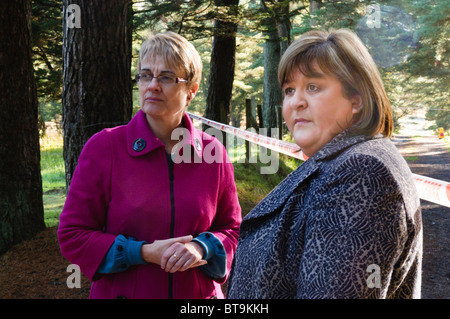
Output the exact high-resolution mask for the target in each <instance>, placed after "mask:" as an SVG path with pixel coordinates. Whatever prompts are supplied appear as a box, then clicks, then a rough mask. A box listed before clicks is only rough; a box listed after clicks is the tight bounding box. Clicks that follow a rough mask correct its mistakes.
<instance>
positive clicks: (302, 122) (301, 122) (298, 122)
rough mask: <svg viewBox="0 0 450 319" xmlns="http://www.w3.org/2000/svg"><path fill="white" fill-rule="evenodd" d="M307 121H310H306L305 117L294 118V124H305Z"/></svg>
mask: <svg viewBox="0 0 450 319" xmlns="http://www.w3.org/2000/svg"><path fill="white" fill-rule="evenodd" d="M309 122H311V121H308V120H307V119H303V118H299V119H295V120H294V125H303V124H307V123H309Z"/></svg>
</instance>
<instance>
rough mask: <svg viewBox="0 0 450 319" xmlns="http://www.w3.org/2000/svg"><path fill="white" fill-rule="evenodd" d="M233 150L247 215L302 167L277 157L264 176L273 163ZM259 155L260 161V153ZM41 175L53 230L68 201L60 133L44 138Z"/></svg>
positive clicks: (238, 148) (240, 148)
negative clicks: (273, 165) (273, 168)
mask: <svg viewBox="0 0 450 319" xmlns="http://www.w3.org/2000/svg"><path fill="white" fill-rule="evenodd" d="M231 151H232V152H234V153H232V155H233V157H232V159H233V161H234V162H233V165H234V169H235V171H234V173H235V180H236V187H237V189H238V196H239V202H240V204H241V207H242V215H243V216H245V215H246V214H247V213H248V212H249V211H250V210H251V209H252V208H253V207H254V206H255V205H256V204H258V203H259V202H260V201H261V200H262V199H263V198H264V197H265V196H266V195H267V194H268V193H269V192H270V191H271V190H272V189H273V188H274V187H275V186H276V185H278V184H279V183H280V182H281V181H282V180H283V179H284V178H285V177H286V176H287V175H288V174H289V173H291V172H292V171H293V170H295V169H296V168H297V167H298V165H300V164H301V161H300V160H297V159H294V158H291V157H289V156H285V155H283V154H280V155H279V156H278V159H277V158H276V157H275V158H274V160H278V169H277V170H276V173H275V174H261V168H263V167H268V166H269V165H270V164H263V163H261V162H259V161H258V162H257V163H242V162H243V161H244V156H245V146H244V144H243V143H242V144H240V145H237V146H236V147H235V148H234V149H232V150H231ZM229 153H230V152H229ZM255 156H256V157H257V158H259V154H258V153H256V154H255ZM41 175H42V188H43V192H44V195H43V201H44V219H45V224H46V225H47V227H53V226H56V225H58V223H59V215H60V214H61V211H62V209H63V206H64V202H65V200H66V193H65V186H66V181H65V173H64V159H63V145H62V136H61V135H60V134H56V135H55V134H53V135H52V134H48V136H45V137H44V138H42V139H41Z"/></svg>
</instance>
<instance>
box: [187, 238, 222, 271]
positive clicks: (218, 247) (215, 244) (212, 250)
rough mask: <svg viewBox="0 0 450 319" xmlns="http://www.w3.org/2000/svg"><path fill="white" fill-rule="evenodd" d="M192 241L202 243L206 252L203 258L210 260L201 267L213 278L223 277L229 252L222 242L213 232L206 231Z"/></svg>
mask: <svg viewBox="0 0 450 319" xmlns="http://www.w3.org/2000/svg"><path fill="white" fill-rule="evenodd" d="M192 241H194V242H196V243H198V244H200V245H201V246H202V247H203V249H204V250H205V253H204V255H203V259H204V260H206V261H208V263H207V264H206V265H203V266H200V269H201V270H202V271H203V272H204V273H205V274H207V275H208V276H209V277H211V278H223V277H225V275H226V271H227V254H226V251H225V249H224V247H223V244H222V242H221V241H220V239H219V238H217V237H216V236H215V235H214V234H213V233H210V232H204V233H201V234H200V235H198V236H197V237H195V238H194V239H193V240H192Z"/></svg>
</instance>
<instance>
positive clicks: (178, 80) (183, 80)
mask: <svg viewBox="0 0 450 319" xmlns="http://www.w3.org/2000/svg"><path fill="white" fill-rule="evenodd" d="M143 74H144V75H146V76H148V77H149V80H148V83H150V82H152V81H153V79H156V82H158V83H159V84H162V85H165V84H177V83H183V82H189V81H188V80H186V79H183V78H179V77H176V76H170V75H167V74H161V75H158V76H153V75H151V74H149V73H143ZM160 77H167V78H175V83H162V82H160V81H159V79H158V78H160ZM141 78H142V73H138V74H136V75H135V76H134V79H135V80H136V82H137V83H139V81H140V80H141ZM143 82H147V81H146V80H144V81H143Z"/></svg>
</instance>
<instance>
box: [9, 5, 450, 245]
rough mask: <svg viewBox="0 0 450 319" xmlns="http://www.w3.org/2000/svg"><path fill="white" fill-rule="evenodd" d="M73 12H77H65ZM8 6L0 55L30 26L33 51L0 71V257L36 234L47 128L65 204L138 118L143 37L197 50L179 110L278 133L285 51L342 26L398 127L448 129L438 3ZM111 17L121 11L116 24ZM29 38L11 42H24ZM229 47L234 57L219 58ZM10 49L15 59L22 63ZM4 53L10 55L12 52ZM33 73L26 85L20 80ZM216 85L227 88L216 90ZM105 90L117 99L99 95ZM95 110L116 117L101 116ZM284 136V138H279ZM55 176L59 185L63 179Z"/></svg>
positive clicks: (445, 21) (448, 9) (444, 42)
mask: <svg viewBox="0 0 450 319" xmlns="http://www.w3.org/2000/svg"><path fill="white" fill-rule="evenodd" d="M12 3H14V5H17V11H13V9H15V8H13V4H12ZM75 3H76V4H77V6H75V7H70V5H71V4H75ZM21 5H23V7H19V6H21ZM7 6H9V7H8V10H9V9H11V10H10V11H8V10H6V9H5V10H3V11H2V13H1V19H0V20H1V21H2V22H1V23H3V25H2V28H1V31H0V40H1V43H2V47H3V48H2V50H5V51H7V49H9V46H11V47H13V45H12V44H13V43H14V44H15V43H16V42H17V44H23V43H26V42H24V41H19V40H17V39H18V38H14V36H12V35H9V34H8V30H13V31H15V30H19V29H20V26H21V25H30V27H31V29H30V39H29V41H30V42H29V44H27V45H26V46H28V47H29V48H30V49H31V50H30V53H31V54H30V58H31V62H32V65H31V70H30V69H29V68H28V66H24V67H23V68H20V67H19V68H18V67H17V66H18V65H17V64H19V63H17V64H15V63H4V60H2V61H1V62H2V63H0V64H1V67H2V69H1V72H0V77H1V79H0V92H2V93H4V94H3V96H2V97H1V98H2V100H1V102H2V103H1V106H2V109H1V113H0V116H1V118H2V123H3V125H2V127H1V128H0V142H1V143H2V144H1V145H0V146H1V147H0V155H1V157H2V162H1V165H0V174H1V180H0V191H1V194H2V197H1V198H0V199H1V201H0V205H1V208H2V209H1V211H0V213H1V215H2V216H0V217H1V219H0V254H1V253H2V252H4V251H6V250H8V248H9V247H11V246H12V245H14V244H17V243H19V242H20V241H21V240H23V239H27V238H31V237H33V235H34V234H36V233H37V232H38V231H40V230H42V228H43V227H45V225H44V222H43V215H44V214H43V208H42V207H43V205H42V183H41V177H40V175H39V176H38V174H37V170H33V169H31V168H29V167H32V165H30V163H34V164H36V165H37V167H38V168H39V171H40V169H41V166H40V165H41V162H42V164H43V165H49V166H52V165H53V166H55V164H54V163H53V164H52V163H51V161H52V160H51V159H52V158H54V157H55V156H54V155H55V154H52V152H53V151H56V152H57V153H56V157H59V159H61V155H62V154H61V152H62V146H61V147H59V148H56V149H55V148H54V147H52V145H50V146H49V151H48V152H47V151H46V149H45V147H46V146H45V145H43V143H42V138H43V137H44V136H45V135H46V134H47V133H48V132H47V130H46V129H47V126H46V125H45V123H49V122H53V123H55V125H56V127H59V128H62V127H64V146H63V147H64V163H61V161H58V165H63V166H65V168H63V169H60V167H59V168H57V169H58V173H57V174H59V175H60V174H63V175H65V176H63V179H64V178H65V185H60V184H59V186H58V187H56V189H58V191H61V190H62V194H61V193H58V194H57V196H59V197H60V198H62V199H63V198H64V192H65V191H67V189H68V186H69V185H70V178H71V173H72V172H73V170H74V168H75V166H76V163H77V158H78V155H79V152H80V150H81V148H82V146H83V145H84V142H85V141H86V140H87V139H88V138H89V137H90V136H91V135H92V134H93V133H95V132H96V131H99V130H101V129H102V128H104V127H108V126H112V125H113V124H115V125H117V124H122V123H126V122H127V121H128V120H129V119H130V118H131V116H132V115H133V114H135V113H136V111H137V110H138V109H139V105H138V98H137V88H136V86H135V85H134V86H133V84H134V80H133V77H134V74H136V68H137V57H138V51H139V48H140V44H141V43H142V41H143V39H144V38H145V37H146V35H147V34H148V32H149V31H151V32H153V33H158V32H164V31H166V30H171V31H175V32H177V33H180V34H182V35H183V36H185V37H186V38H187V39H188V40H190V41H191V42H192V43H193V44H194V45H195V47H196V48H197V50H198V51H199V53H200V55H201V58H202V61H203V64H204V68H203V77H202V83H201V85H200V90H199V92H198V94H197V96H196V98H195V99H194V101H193V103H192V104H191V105H190V107H189V111H191V112H194V113H198V114H200V115H204V116H205V117H207V118H210V119H213V120H217V121H220V122H223V123H229V124H231V125H233V126H241V125H243V123H245V121H244V118H245V111H246V100H250V101H251V105H252V108H253V109H254V110H255V111H254V112H255V114H256V106H257V105H261V106H262V114H261V116H260V117H259V116H258V117H257V116H256V115H255V119H256V118H258V120H259V124H258V125H259V127H266V128H269V127H277V126H278V123H279V119H277V111H276V110H277V108H278V106H279V105H280V104H281V90H280V88H279V86H278V84H277V77H276V69H277V66H278V61H279V57H280V55H281V54H282V52H283V51H284V50H285V48H286V47H287V45H289V43H290V42H292V40H293V39H295V38H297V37H298V36H299V35H301V34H303V33H304V32H306V31H309V30H312V29H329V28H349V29H351V30H354V31H355V32H356V33H357V34H358V35H359V36H360V38H361V39H362V40H363V42H364V43H365V44H366V45H367V47H368V49H369V51H370V52H371V54H372V55H373V57H374V59H375V61H376V63H377V65H378V67H379V70H380V73H381V75H382V78H383V81H384V83H385V87H386V90H387V93H388V96H389V99H390V101H391V103H392V106H393V112H394V118H395V120H396V128H397V129H398V119H399V118H401V117H402V116H405V115H407V114H410V113H412V112H414V111H416V110H423V111H425V112H426V117H427V119H428V120H431V121H434V123H435V124H436V125H435V127H434V129H437V128H439V127H443V128H444V129H445V130H447V131H448V130H449V129H450V112H449V106H448V100H449V90H448V83H450V70H449V67H448V63H449V61H450V59H449V57H450V42H449V38H450V34H449V33H450V28H449V24H450V22H449V16H450V14H449V13H450V4H449V3H448V1H437V0H435V1H433V0H409V1H407V0H391V1H382V0H380V1H368V0H342V1H337V0H322V1H313V0H309V1H286V0H285V1H282V0H272V1H268V0H192V1H187V0H186V1H185V0H176V1H160V0H152V1H138V0H133V1H131V0H109V1H107V0H96V1H82V0H79V1H67V0H65V1H63V4H62V5H61V1H56V0H32V1H25V0H21V1H15V2H9V4H8V5H7ZM68 8H70V9H71V11H69V10H68ZM77 8H80V9H81V12H77ZM117 8H120V9H121V11H122V12H121V14H120V15H118V16H115V15H114V13H115V11H114V10H117ZM11 12H18V13H23V16H24V19H25V18H26V19H28V20H23V21H20V20H19V18H18V17H19V16H20V14H11ZM77 14H79V15H77ZM108 14H111V15H110V16H108ZM13 19H15V20H13ZM94 25H95V28H94V27H93V26H94ZM114 27H117V28H114ZM8 28H10V29H8ZM80 30H81V31H80ZM118 30H119V31H120V32H118ZM27 32H28V31H27V30H25V31H23V32H22V31H20V34H21V35H22V34H23V35H24V36H26V35H27ZM89 32H91V33H89ZM5 39H6V40H5ZM7 41H12V42H9V43H8V42H7ZM221 43H222V44H221ZM220 45H222V47H220ZM230 47H231V48H233V50H231V51H228V50H226V49H227V48H230ZM127 48H131V49H130V50H128V49H127ZM221 48H222V49H221ZM11 50H12V49H11ZM19 51H20V50H17V54H16V55H17V56H19V57H20V52H19ZM10 52H13V53H12V55H14V52H15V51H10ZM24 52H27V51H26V48H25V50H24ZM99 52H102V54H103V55H98V53H99ZM105 52H107V54H106V55H104V54H105ZM5 56H7V54H5V55H3V56H2V55H0V58H1V59H4V57H5ZM230 57H231V58H230ZM110 58H114V59H116V60H114V59H112V60H111V59H110ZM103 59H105V60H106V59H108V63H109V64H108V65H106V68H109V69H105V67H103V69H102V65H103V64H102V60H103ZM24 60H26V59H24ZM8 66H9V68H8ZM116 66H117V67H121V68H118V69H116ZM221 67H222V69H221ZM90 69H92V70H95V72H89V70H90ZM82 71H84V72H82ZM33 73H34V77H28V76H27V75H28V74H31V75H32V74H33ZM230 74H231V77H230ZM9 75H11V78H8V76H9ZM13 76H16V78H14V77H13ZM25 78H26V80H27V81H28V82H25V81H24V80H25ZM220 81H225V82H224V84H223V85H222V84H221V83H220ZM21 84H23V86H20V85H21ZM81 84H82V85H84V87H81V86H80V85H81ZM89 85H92V86H91V87H89ZM21 88H23V89H21ZM30 88H31V89H30ZM227 90H229V92H228V93H227V92H226V91H227ZM13 91H14V92H15V93H17V92H18V94H21V95H26V94H28V93H29V92H31V93H30V94H31V95H30V96H31V97H30V98H31V100H32V101H33V102H32V103H23V101H21V99H20V98H19V96H15V97H14V96H13V95H11V96H10V95H9V94H8V93H10V92H13ZM80 92H81V93H80ZM107 92H113V93H114V94H115V95H112V96H109V97H107V94H106V93H107ZM221 93H224V94H225V95H226V96H220V94H221ZM108 98H109V99H110V100H108ZM84 99H85V100H89V103H85V104H84V105H82V104H83V103H81V102H80V100H81V101H82V102H83V101H84ZM111 101H113V102H111ZM35 102H36V103H35ZM24 104H29V105H30V106H31V107H34V105H35V106H36V115H37V116H36V118H34V117H33V116H31V117H30V119H27V118H25V116H21V115H23V114H24V113H25V114H31V115H33V114H34V109H33V108H32V109H31V112H29V111H28V110H26V109H25V106H24ZM21 107H23V109H21ZM15 112H17V113H15ZM88 113H90V114H88ZM105 113H110V114H113V113H117V114H118V115H117V116H116V117H115V118H113V117H111V118H108V117H107V116H106V115H105V116H104V117H102V116H101V114H105ZM86 118H87V119H86ZM17 121H18V122H17ZM27 121H29V122H27ZM34 121H36V124H39V125H38V126H36V125H35V123H34ZM21 128H22V129H21ZM23 128H26V129H23ZM34 128H38V129H39V134H40V136H41V145H40V152H41V155H40V156H41V157H42V160H41V162H40V160H39V148H38V150H37V153H36V152H35V153H36V154H37V155H36V154H33V152H32V151H31V150H32V149H33V148H32V147H28V146H29V145H31V144H33V143H34V142H33V141H34V140H33V138H31V139H29V140H28V137H29V136H33V134H34V133H33V132H34ZM36 131H37V130H36ZM16 132H17V133H16ZM25 134H27V136H25ZM20 138H23V139H24V140H25V141H26V142H22V141H21V140H20ZM289 138H290V137H289V134H288V132H287V131H286V130H284V131H283V139H289ZM14 139H16V140H15V142H12V141H14ZM6 141H8V142H6ZM34 144H36V143H34ZM11 145H12V146H11ZM27 147H28V148H27ZM38 147H39V144H38ZM14 148H15V149H14ZM47 157H48V158H50V160H49V159H48V158H47ZM24 168H25V169H24ZM44 168H45V167H44ZM18 172H20V173H18ZM237 173H239V172H237ZM25 175H26V177H24V176H25ZM43 178H45V177H43ZM56 179H57V182H58V183H60V182H61V178H56ZM277 182H278V181H277V180H274V181H273V184H275V185H276V183H277ZM251 183H252V182H249V184H251ZM51 187H52V188H55V187H54V186H51ZM47 191H48V190H47ZM44 192H46V190H45V189H44ZM47 195H48V193H47ZM39 198H40V199H39ZM58 209H59V208H58ZM58 209H57V210H58ZM59 212H60V210H59ZM55 214H56V215H57V212H56V213H55ZM30 216H32V218H30ZM33 216H34V217H33ZM55 218H56V219H57V216H56V217H55Z"/></svg>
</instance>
